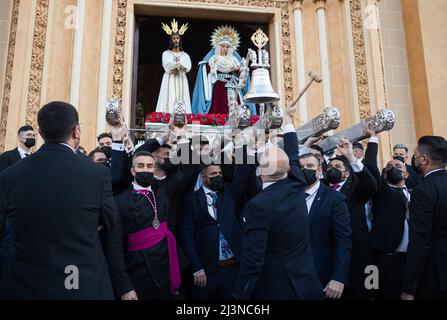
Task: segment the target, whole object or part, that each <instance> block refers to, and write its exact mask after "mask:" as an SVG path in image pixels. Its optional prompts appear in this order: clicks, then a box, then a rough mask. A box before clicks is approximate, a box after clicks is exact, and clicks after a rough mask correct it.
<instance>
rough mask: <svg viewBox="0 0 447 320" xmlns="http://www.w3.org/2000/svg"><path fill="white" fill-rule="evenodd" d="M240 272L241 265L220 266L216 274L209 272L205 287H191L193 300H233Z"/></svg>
mask: <svg viewBox="0 0 447 320" xmlns="http://www.w3.org/2000/svg"><path fill="white" fill-rule="evenodd" d="M238 272H239V265H229V266H225V267H219V271H218V273H216V274H207V273H206V270H205V273H206V278H207V283H206V286H205V287H203V288H199V287H197V286H194V284H193V285H192V287H191V293H190V298H191V299H192V300H232V296H233V289H234V284H235V282H236V277H237V274H238Z"/></svg>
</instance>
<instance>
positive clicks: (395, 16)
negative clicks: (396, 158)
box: [379, 0, 416, 150]
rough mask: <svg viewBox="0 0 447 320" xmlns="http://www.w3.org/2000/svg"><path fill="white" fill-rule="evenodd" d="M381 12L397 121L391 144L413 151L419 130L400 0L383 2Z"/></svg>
mask: <svg viewBox="0 0 447 320" xmlns="http://www.w3.org/2000/svg"><path fill="white" fill-rule="evenodd" d="M379 13H380V27H381V35H382V44H383V54H384V64H385V83H386V89H387V95H388V103H389V108H390V109H391V110H393V111H394V113H395V115H396V120H397V121H396V125H395V127H394V129H393V130H392V131H391V144H392V145H394V144H397V143H403V144H405V145H407V146H408V147H409V149H410V150H413V149H414V147H415V143H416V131H415V125H414V116H413V101H412V95H411V84H410V76H409V68H408V58H407V49H406V43H405V32H404V27H403V19H402V8H401V3H400V0H385V1H381V2H380V4H379Z"/></svg>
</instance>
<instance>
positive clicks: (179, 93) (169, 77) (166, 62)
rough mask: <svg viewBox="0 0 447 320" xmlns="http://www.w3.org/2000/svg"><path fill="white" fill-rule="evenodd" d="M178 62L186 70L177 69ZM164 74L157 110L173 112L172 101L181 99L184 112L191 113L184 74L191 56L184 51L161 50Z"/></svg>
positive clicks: (186, 80)
mask: <svg viewBox="0 0 447 320" xmlns="http://www.w3.org/2000/svg"><path fill="white" fill-rule="evenodd" d="M177 62H178V63H180V65H181V66H183V67H184V68H185V69H186V71H183V70H181V71H177V70H176V64H177ZM162 63H163V68H164V69H165V74H164V75H163V80H162V82H161V87H160V94H159V96H158V102H157V109H156V111H157V112H163V113H173V111H174V102H176V101H182V102H183V103H184V104H185V107H186V113H191V98H190V97H189V85H188V79H187V77H186V74H187V73H188V72H189V71H190V70H191V58H190V57H189V55H188V54H187V53H185V52H172V51H169V50H168V51H165V52H163V57H162Z"/></svg>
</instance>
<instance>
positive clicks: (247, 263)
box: [234, 178, 323, 300]
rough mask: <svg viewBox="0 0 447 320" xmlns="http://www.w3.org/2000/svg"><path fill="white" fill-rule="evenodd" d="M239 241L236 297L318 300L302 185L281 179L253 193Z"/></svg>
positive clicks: (319, 292)
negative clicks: (240, 251)
mask: <svg viewBox="0 0 447 320" xmlns="http://www.w3.org/2000/svg"><path fill="white" fill-rule="evenodd" d="M242 219H243V226H244V241H243V250H242V261H241V265H240V271H239V275H238V278H237V280H236V285H235V289H234V296H235V297H236V298H237V299H243V300H247V299H255V300H256V299H260V300H278V299H279V300H289V299H303V300H304V299H321V298H322V296H323V288H322V286H321V283H320V280H319V279H318V275H317V272H316V269H315V265H314V260H313V256H312V249H311V246H310V242H309V230H308V224H307V207H306V200H305V198H304V192H303V187H302V186H300V185H299V184H298V183H297V182H293V181H291V180H289V179H288V178H286V179H285V180H282V181H278V182H276V183H275V184H273V185H271V186H269V187H267V188H266V189H265V190H263V191H261V192H260V193H259V194H258V195H257V196H256V197H254V198H253V199H252V200H251V201H250V202H249V203H248V204H247V206H246V208H245V210H244V211H243V212H242Z"/></svg>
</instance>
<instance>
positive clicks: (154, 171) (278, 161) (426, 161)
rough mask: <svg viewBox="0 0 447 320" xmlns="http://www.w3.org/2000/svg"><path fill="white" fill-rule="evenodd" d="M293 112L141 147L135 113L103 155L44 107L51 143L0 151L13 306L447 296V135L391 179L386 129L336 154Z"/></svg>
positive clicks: (0, 196)
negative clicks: (261, 125) (255, 133)
mask: <svg viewBox="0 0 447 320" xmlns="http://www.w3.org/2000/svg"><path fill="white" fill-rule="evenodd" d="M293 112H294V110H293V109H292V110H288V112H286V113H285V116H284V121H285V125H284V127H283V130H282V135H281V136H276V137H275V138H274V139H273V138H272V139H271V140H270V141H269V142H268V141H267V144H264V145H263V146H262V147H259V148H252V146H247V145H246V143H244V142H243V140H244V139H238V138H236V137H234V136H233V137H231V136H227V137H225V138H224V139H222V141H221V147H222V148H220V149H217V150H220V151H216V149H215V148H212V147H211V144H210V141H209V140H207V139H206V138H205V137H203V136H192V137H191V135H190V134H189V133H188V128H187V124H186V125H183V126H174V125H173V124H172V122H171V123H170V124H169V125H167V126H166V130H165V132H164V133H163V134H162V135H159V136H158V137H157V138H154V139H150V140H148V141H146V142H145V143H144V144H143V145H141V146H140V147H139V148H137V149H135V147H134V146H133V145H132V142H131V141H130V140H129V137H128V135H127V131H126V130H125V126H124V123H123V119H122V118H121V119H120V121H119V123H118V124H117V125H115V126H112V127H110V133H104V134H101V135H100V136H99V137H98V139H97V140H98V147H97V148H96V149H94V150H93V151H91V152H90V153H89V154H88V155H87V154H86V152H85V149H83V148H82V147H80V139H81V130H80V126H79V119H78V114H77V111H76V109H75V108H74V107H73V106H71V105H69V104H67V103H63V102H52V103H49V104H47V105H45V106H43V107H42V108H41V109H40V111H39V113H38V125H39V134H40V136H41V137H42V138H43V140H44V142H45V143H44V144H43V145H42V146H41V147H40V148H39V149H38V150H37V151H35V152H32V150H34V149H35V148H34V147H35V144H36V131H35V130H34V128H32V127H30V126H24V127H22V128H20V130H19V131H18V143H19V145H18V147H17V148H16V149H14V150H11V151H7V152H4V153H3V154H1V155H0V299H122V300H184V299H186V300H231V299H238V300H249V299H253V300H276V299H280V300H293V299H300V300H320V299H350V300H399V299H403V300H413V299H447V274H446V272H445V271H446V270H447V171H446V166H447V142H446V140H445V139H444V138H442V137H437V136H425V137H421V138H420V139H419V140H418V145H417V147H416V148H415V150H414V155H413V157H412V158H411V165H409V164H408V162H409V161H410V159H409V150H408V148H407V147H406V146H405V145H402V144H398V145H396V146H395V147H394V149H393V154H392V155H390V156H389V160H388V162H386V163H385V167H384V168H383V169H381V168H380V167H379V164H378V160H377V159H378V143H379V138H378V137H377V136H376V133H375V132H373V131H371V130H369V129H368V128H367V127H365V135H367V136H369V141H368V143H367V146H366V148H364V146H365V145H364V144H362V143H354V144H352V143H351V142H350V141H348V140H346V139H343V138H340V143H339V145H338V147H337V150H335V152H334V153H333V154H323V151H322V149H321V148H320V147H318V145H317V144H316V143H317V142H318V140H319V139H321V137H312V138H309V139H308V141H307V142H306V143H305V144H304V145H299V144H298V139H297V135H296V132H295V128H294V126H293V121H292V115H293ZM385 158H386V155H385ZM179 159H181V160H180V161H179ZM185 159H187V160H185ZM210 159H211V161H207V160H210ZM224 159H225V160H230V161H223V160H224Z"/></svg>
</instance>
